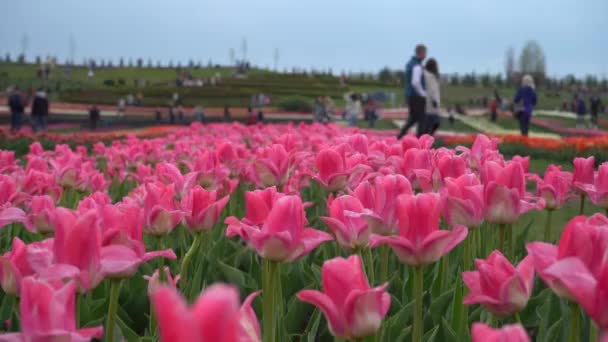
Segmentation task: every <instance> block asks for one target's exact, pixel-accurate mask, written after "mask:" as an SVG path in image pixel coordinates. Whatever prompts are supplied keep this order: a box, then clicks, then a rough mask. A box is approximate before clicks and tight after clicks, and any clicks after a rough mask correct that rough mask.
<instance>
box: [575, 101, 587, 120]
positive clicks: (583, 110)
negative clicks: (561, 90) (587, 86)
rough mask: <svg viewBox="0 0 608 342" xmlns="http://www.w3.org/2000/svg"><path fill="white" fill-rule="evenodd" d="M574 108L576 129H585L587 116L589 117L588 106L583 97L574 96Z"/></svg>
mask: <svg viewBox="0 0 608 342" xmlns="http://www.w3.org/2000/svg"><path fill="white" fill-rule="evenodd" d="M574 107H575V113H576V128H585V126H586V124H585V115H587V106H586V105H585V100H583V97H582V96H579V95H575V96H574Z"/></svg>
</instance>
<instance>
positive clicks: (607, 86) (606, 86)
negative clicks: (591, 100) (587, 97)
mask: <svg viewBox="0 0 608 342" xmlns="http://www.w3.org/2000/svg"><path fill="white" fill-rule="evenodd" d="M600 89H601V90H602V91H608V80H607V79H605V78H604V79H602V81H601V82H600Z"/></svg>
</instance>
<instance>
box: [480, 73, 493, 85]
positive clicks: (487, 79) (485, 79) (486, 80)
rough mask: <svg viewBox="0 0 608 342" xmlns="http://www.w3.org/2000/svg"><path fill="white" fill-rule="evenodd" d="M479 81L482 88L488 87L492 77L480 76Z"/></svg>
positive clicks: (488, 75)
mask: <svg viewBox="0 0 608 342" xmlns="http://www.w3.org/2000/svg"><path fill="white" fill-rule="evenodd" d="M480 80H481V85H482V86H484V87H489V86H490V85H491V84H492V77H490V74H487V73H486V74H482V75H481V76H480Z"/></svg>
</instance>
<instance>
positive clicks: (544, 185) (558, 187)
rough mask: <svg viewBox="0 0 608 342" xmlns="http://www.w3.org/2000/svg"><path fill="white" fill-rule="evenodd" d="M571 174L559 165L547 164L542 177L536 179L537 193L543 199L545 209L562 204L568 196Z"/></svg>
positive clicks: (554, 207) (556, 207)
mask: <svg viewBox="0 0 608 342" xmlns="http://www.w3.org/2000/svg"><path fill="white" fill-rule="evenodd" d="M571 186H572V174H571V173H570V172H566V171H562V170H561V167H559V166H555V165H549V167H547V171H545V176H544V179H542V180H541V179H537V195H538V196H540V197H541V198H542V199H543V200H544V201H545V209H548V210H555V209H560V208H561V207H563V206H564V204H565V202H566V200H568V199H569V198H570V197H571V196H570V193H569V192H570V189H571Z"/></svg>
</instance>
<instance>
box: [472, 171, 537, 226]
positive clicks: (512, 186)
mask: <svg viewBox="0 0 608 342" xmlns="http://www.w3.org/2000/svg"><path fill="white" fill-rule="evenodd" d="M484 166H485V182H484V183H485V184H484V185H485V189H484V199H485V203H486V206H487V211H486V220H487V221H488V222H490V223H498V224H513V223H515V222H516V221H517V219H518V218H519V217H520V216H521V215H523V214H524V213H526V212H528V211H530V210H534V209H537V210H538V209H542V208H543V207H544V201H543V200H542V199H535V198H533V197H532V196H531V195H530V194H527V193H526V180H525V176H524V170H523V167H522V166H521V164H520V163H515V162H512V163H509V164H507V166H505V167H502V166H500V165H499V164H498V163H495V162H492V161H489V162H486V163H485V165H484Z"/></svg>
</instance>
